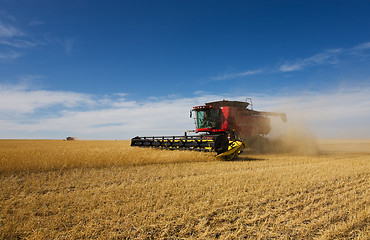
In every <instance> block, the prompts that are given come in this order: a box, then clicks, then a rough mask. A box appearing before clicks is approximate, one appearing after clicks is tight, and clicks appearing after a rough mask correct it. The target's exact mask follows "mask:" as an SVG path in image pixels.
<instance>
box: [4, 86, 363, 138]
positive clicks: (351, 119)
mask: <svg viewBox="0 0 370 240" xmlns="http://www.w3.org/2000/svg"><path fill="white" fill-rule="evenodd" d="M250 95H251V96H250V97H252V98H253V103H254V108H255V110H259V111H277V112H286V113H287V116H288V123H289V124H290V123H300V124H302V123H304V124H302V126H303V125H306V126H307V127H308V128H309V129H310V130H312V131H313V132H314V133H315V134H316V135H317V136H318V137H319V138H331V137H340V138H355V137H362V138H365V137H367V138H369V137H370V126H369V124H368V123H369V122H370V87H367V86H365V87H358V88H353V87H352V88H342V89H337V90H333V91H331V92H327V93H316V92H308V93H295V94H292V93H289V94H288V93H287V94H286V95H275V96H268V95H261V94H250ZM0 96H1V99H0V136H1V138H64V137H66V136H69V135H71V136H77V137H79V138H81V139H130V138H131V137H134V136H136V135H140V136H151V135H181V134H183V133H184V131H186V130H190V129H194V122H193V120H192V119H190V118H189V110H190V109H191V108H192V107H193V106H196V105H202V104H204V103H205V102H211V101H217V100H222V99H229V100H240V101H242V100H244V99H245V97H246V96H230V95H222V96H221V95H204V96H198V97H191V98H190V97H189V98H174V97H167V98H166V97H163V98H157V99H149V98H148V99H147V100H145V101H142V102H138V101H134V100H127V99H125V98H124V97H125V95H124V94H119V95H112V96H103V97H99V96H91V95H86V94H82V93H75V92H62V91H47V90H31V89H29V88H22V87H19V86H18V87H13V88H10V87H5V88H4V87H2V88H1V87H0ZM3 96H4V97H3ZM54 106H59V107H54ZM43 109H44V111H42V110H43ZM360 130H361V131H360Z"/></svg>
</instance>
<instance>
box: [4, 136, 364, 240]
mask: <svg viewBox="0 0 370 240" xmlns="http://www.w3.org/2000/svg"><path fill="white" fill-rule="evenodd" d="M318 149H319V150H318V151H309V154H308V153H306V154H302V153H298V152H294V151H292V152H290V153H289V152H284V153H276V152H275V153H264V154H262V153H260V154H258V153H252V152H247V153H245V154H243V155H242V156H241V157H240V158H239V159H237V160H235V161H221V160H219V159H217V158H215V157H214V155H212V154H211V153H199V152H190V151H164V150H154V149H143V148H132V147H130V146H129V141H59V140H0V163H1V164H0V186H1V187H0V191H1V194H0V206H1V208H0V238H1V239H89V238H94V239H127V238H129V239H183V238H190V239H215V238H220V239H240V238H246V239H369V238H370V217H369V216H370V208H369V207H370V205H369V199H370V196H369V189H370V181H369V178H370V141H369V140H356V141H350V140H336V141H333V140H322V141H318Z"/></svg>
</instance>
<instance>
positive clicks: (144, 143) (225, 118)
mask: <svg viewBox="0 0 370 240" xmlns="http://www.w3.org/2000/svg"><path fill="white" fill-rule="evenodd" d="M192 116H194V120H195V125H196V129H195V132H196V133H200V134H198V135H193V136H190V135H187V133H186V132H185V135H184V136H161V137H138V136H137V137H134V138H132V139H131V146H139V147H154V148H162V149H171V150H193V151H215V152H216V153H217V156H219V157H222V158H224V159H233V158H234V157H236V156H237V155H239V154H240V153H241V151H242V150H243V149H244V148H245V147H246V142H248V141H249V140H251V139H255V138H258V137H263V136H265V135H267V134H268V133H270V131H271V126H270V119H269V117H271V116H272V117H280V118H281V120H282V121H284V122H286V115H285V113H274V112H259V111H255V110H253V106H252V101H251V99H250V98H247V101H246V102H240V101H227V100H223V101H217V102H209V103H206V104H205V105H203V106H195V107H193V109H192V110H191V111H190V117H192ZM193 132H194V131H193Z"/></svg>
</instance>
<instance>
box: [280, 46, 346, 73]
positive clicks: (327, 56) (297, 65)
mask: <svg viewBox="0 0 370 240" xmlns="http://www.w3.org/2000/svg"><path fill="white" fill-rule="evenodd" d="M340 53H341V51H332V50H327V51H325V52H322V53H318V54H315V55H313V56H311V57H308V58H304V59H297V60H296V61H294V62H290V63H285V64H283V65H281V66H280V71H282V72H292V71H299V70H302V69H304V68H307V67H312V66H317V65H322V64H335V63H337V59H336V56H337V55H338V54H340Z"/></svg>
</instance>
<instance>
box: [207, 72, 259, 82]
mask: <svg viewBox="0 0 370 240" xmlns="http://www.w3.org/2000/svg"><path fill="white" fill-rule="evenodd" d="M261 72H262V70H260V69H257V70H248V71H244V72H231V73H230V72H228V73H224V74H222V75H219V76H216V77H212V78H211V79H212V80H217V81H223V80H230V79H234V78H239V77H246V76H250V75H255V74H259V73H261Z"/></svg>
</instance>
